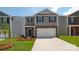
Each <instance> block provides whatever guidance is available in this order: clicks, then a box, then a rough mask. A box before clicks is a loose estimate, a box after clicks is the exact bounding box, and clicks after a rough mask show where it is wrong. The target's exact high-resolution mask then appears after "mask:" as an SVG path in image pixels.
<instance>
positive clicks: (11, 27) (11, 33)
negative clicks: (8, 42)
mask: <svg viewBox="0 0 79 59" xmlns="http://www.w3.org/2000/svg"><path fill="white" fill-rule="evenodd" d="M10 37H12V19H11V16H10Z"/></svg>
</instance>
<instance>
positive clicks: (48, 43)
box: [32, 38, 79, 51]
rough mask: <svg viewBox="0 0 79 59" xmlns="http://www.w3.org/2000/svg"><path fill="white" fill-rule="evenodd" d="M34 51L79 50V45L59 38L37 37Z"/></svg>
mask: <svg viewBox="0 0 79 59" xmlns="http://www.w3.org/2000/svg"><path fill="white" fill-rule="evenodd" d="M32 51H79V47H77V46H75V45H72V44H70V43H68V42H65V41H63V40H61V39H59V38H48V39H45V38H42V39H41V38H39V39H36V41H35V44H34V46H33V48H32Z"/></svg>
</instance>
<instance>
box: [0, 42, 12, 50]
mask: <svg viewBox="0 0 79 59" xmlns="http://www.w3.org/2000/svg"><path fill="white" fill-rule="evenodd" d="M13 46H14V44H13V43H5V44H0V50H4V49H8V48H11V47H13Z"/></svg>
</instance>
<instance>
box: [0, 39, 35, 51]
mask: <svg viewBox="0 0 79 59" xmlns="http://www.w3.org/2000/svg"><path fill="white" fill-rule="evenodd" d="M8 42H12V43H14V46H13V47H12V48H9V49H6V50H5V51H31V49H32V47H33V44H34V42H35V39H32V40H27V41H17V40H16V39H15V38H13V39H6V40H2V41H0V43H8Z"/></svg>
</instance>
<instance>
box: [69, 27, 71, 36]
mask: <svg viewBox="0 0 79 59" xmlns="http://www.w3.org/2000/svg"><path fill="white" fill-rule="evenodd" d="M69 36H71V26H69Z"/></svg>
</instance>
